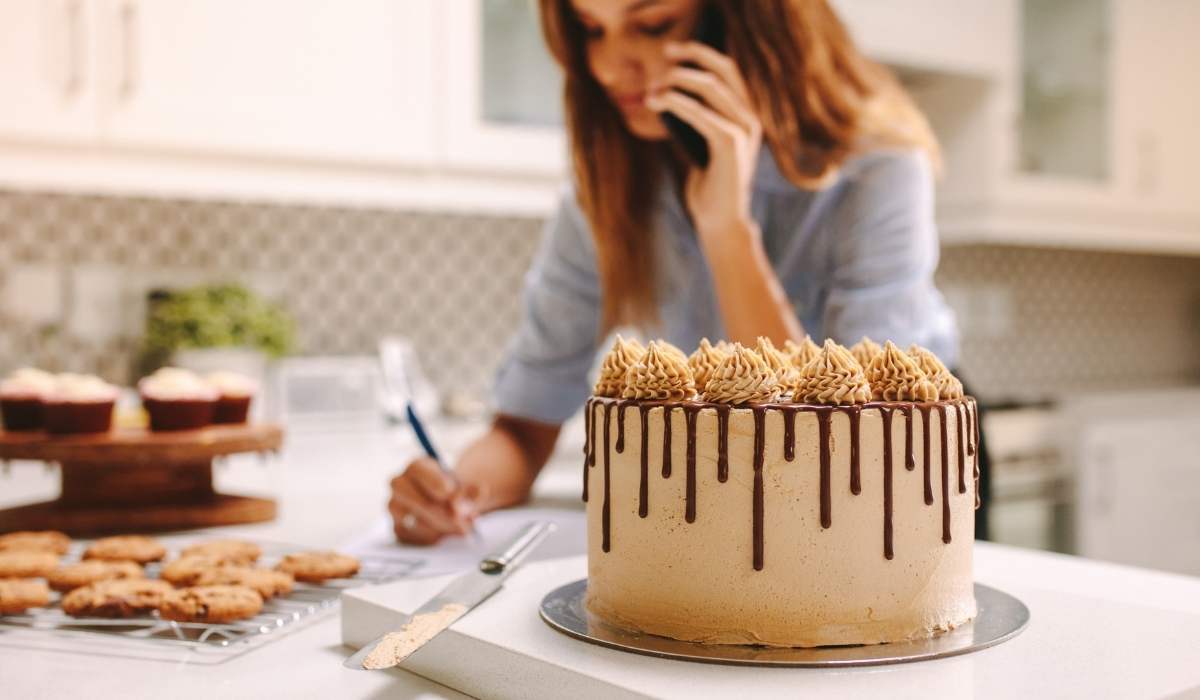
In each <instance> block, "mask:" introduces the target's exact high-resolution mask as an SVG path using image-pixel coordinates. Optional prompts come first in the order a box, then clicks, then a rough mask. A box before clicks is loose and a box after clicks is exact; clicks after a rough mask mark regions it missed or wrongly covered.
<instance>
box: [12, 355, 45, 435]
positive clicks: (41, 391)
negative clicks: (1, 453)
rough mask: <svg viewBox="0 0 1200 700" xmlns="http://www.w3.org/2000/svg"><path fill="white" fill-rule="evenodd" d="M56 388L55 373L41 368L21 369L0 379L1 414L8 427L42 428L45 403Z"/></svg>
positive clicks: (22, 428)
mask: <svg viewBox="0 0 1200 700" xmlns="http://www.w3.org/2000/svg"><path fill="white" fill-rule="evenodd" d="M53 389H54V375H53V374H50V373H49V372H43V371H41V370H40V369H29V368H25V369H19V370H17V371H16V372H13V373H12V374H10V375H9V376H8V378H7V379H5V380H4V381H3V382H0V417H2V418H3V420H4V429H5V430H12V431H18V430H41V429H42V426H43V425H44V424H45V423H44V421H43V417H42V413H43V408H42V404H43V403H44V401H45V398H46V395H47V394H49V393H50V392H51V391H53Z"/></svg>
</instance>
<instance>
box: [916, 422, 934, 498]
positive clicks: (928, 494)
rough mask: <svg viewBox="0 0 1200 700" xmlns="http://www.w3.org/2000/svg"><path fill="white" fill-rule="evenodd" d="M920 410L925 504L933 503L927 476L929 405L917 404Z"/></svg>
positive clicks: (930, 484) (931, 486) (931, 488)
mask: <svg viewBox="0 0 1200 700" xmlns="http://www.w3.org/2000/svg"><path fill="white" fill-rule="evenodd" d="M917 410H918V411H920V412H921V431H922V434H921V446H922V447H923V448H924V452H925V455H924V460H923V461H924V463H925V464H924V470H925V474H924V476H925V505H927V506H931V505H933V482H932V480H931V479H930V476H929V433H930V429H929V406H917Z"/></svg>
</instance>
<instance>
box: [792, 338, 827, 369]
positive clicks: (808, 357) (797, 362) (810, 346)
mask: <svg viewBox="0 0 1200 700" xmlns="http://www.w3.org/2000/svg"><path fill="white" fill-rule="evenodd" d="M783 352H784V354H785V355H787V358H788V359H789V360H791V362H792V365H793V366H794V367H795V368H796V369H797V370H800V369H803V368H804V365H807V364H808V363H809V362H812V361H813V360H815V359H817V355H819V354H821V346H819V345H817V344H816V343H814V342H813V341H812V338H810V337H809V336H807V335H806V336H804V340H803V341H801V342H800V343H799V344H797V343H795V342H793V341H792V340H791V339H789V340H787V341H786V342H785V343H784V344H783Z"/></svg>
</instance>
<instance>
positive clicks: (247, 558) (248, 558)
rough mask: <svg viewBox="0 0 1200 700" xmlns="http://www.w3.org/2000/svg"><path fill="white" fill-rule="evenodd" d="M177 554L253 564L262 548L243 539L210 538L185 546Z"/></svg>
mask: <svg viewBox="0 0 1200 700" xmlns="http://www.w3.org/2000/svg"><path fill="white" fill-rule="evenodd" d="M179 556H180V557H193V556H195V557H211V558H213V559H221V560H223V561H232V562H238V563H239V564H253V563H254V562H256V561H258V558H259V557H260V556H262V548H261V547H259V546H258V545H256V544H254V543H253V542H246V541H243V540H210V541H208V542H200V543H198V544H193V545H191V546H189V547H185V548H184V550H183V551H182V552H180V553H179Z"/></svg>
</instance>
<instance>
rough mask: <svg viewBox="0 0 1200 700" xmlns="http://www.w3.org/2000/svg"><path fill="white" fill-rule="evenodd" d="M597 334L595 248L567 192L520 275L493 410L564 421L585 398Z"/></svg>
mask: <svg viewBox="0 0 1200 700" xmlns="http://www.w3.org/2000/svg"><path fill="white" fill-rule="evenodd" d="M599 332H600V284H599V278H598V275H597V271H596V254H595V247H594V244H593V242H592V240H591V236H590V235H589V232H588V226H587V223H586V221H585V219H584V217H583V214H582V212H581V211H580V209H579V206H578V204H577V201H576V198H575V193H574V190H573V189H570V188H567V189H566V190H565V191H564V192H563V194H562V197H561V200H560V203H559V207H558V210H557V211H556V213H555V215H554V216H553V217H552V218H551V219H550V220H549V222H548V223H547V225H546V228H545V231H544V233H543V237H542V244H541V247H540V249H539V251H538V253H537V256H536V257H535V259H534V263H533V265H532V267H531V268H530V270H529V273H528V274H527V275H526V277H525V286H524V291H523V293H522V316H521V322H520V326H519V327H518V330H517V333H516V335H515V336H514V338H513V339H512V342H511V343H510V344H509V346H508V350H507V352H506V354H505V358H504V360H503V362H502V363H501V365H500V369H499V371H498V373H497V376H496V383H495V387H494V395H493V401H494V405H495V408H496V410H497V411H498V412H500V413H503V414H506V415H511V416H517V417H521V418H528V419H532V420H537V421H541V422H544V423H552V424H559V423H562V422H564V421H565V420H566V419H567V418H569V417H571V415H572V414H573V413H574V412H575V411H576V410H578V409H579V407H580V406H581V405H582V404H583V402H584V401H585V400H586V399H587V396H588V394H589V393H590V387H589V385H588V371H589V370H590V369H591V365H592V362H593V360H594V358H595V354H596V349H597V344H598V342H599V338H598V336H599Z"/></svg>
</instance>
